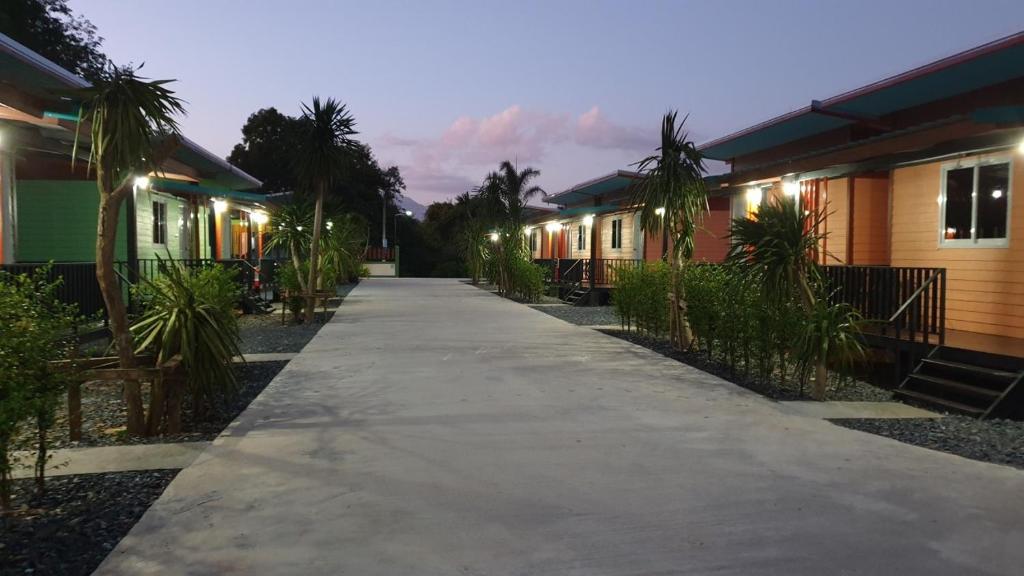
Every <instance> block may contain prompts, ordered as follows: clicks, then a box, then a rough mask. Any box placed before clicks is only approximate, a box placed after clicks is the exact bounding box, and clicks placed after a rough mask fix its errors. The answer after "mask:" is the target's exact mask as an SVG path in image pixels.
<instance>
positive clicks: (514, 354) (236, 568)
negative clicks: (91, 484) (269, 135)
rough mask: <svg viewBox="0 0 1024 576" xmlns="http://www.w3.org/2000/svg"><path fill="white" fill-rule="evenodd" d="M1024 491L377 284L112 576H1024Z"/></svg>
mask: <svg viewBox="0 0 1024 576" xmlns="http://www.w3.org/2000/svg"><path fill="white" fill-rule="evenodd" d="M1022 542H1024V472H1021V471H1018V470H1015V469H1011V468H1007V467H1002V466H996V465H990V464H983V463H979V462H974V461H970V460H965V459H963V458H959V457H956V456H951V455H948V454H943V453H939V452H934V451H930V450H925V449H922V448H916V447H913V446H908V445H905V444H901V443H898V442H896V441H893V440H889V439H886V438H882V437H878V436H874V435H870V434H864V433H860V432H856V431H852V430H848V429H845V428H841V427H838V426H835V425H832V424H830V423H828V422H825V421H822V420H820V419H818V418H812V417H804V416H800V415H792V414H785V413H784V412H783V411H781V410H779V409H778V408H777V407H776V406H775V405H774V403H772V402H770V401H767V400H764V399H762V398H760V397H758V396H756V395H754V394H753V393H750V392H747V391H745V390H743V389H741V388H738V387H735V386H733V385H730V384H728V383H726V382H723V381H722V380H719V379H717V378H715V377H713V376H710V375H708V374H705V373H702V372H700V371H697V370H695V369H691V368H688V367H686V366H684V365H681V364H679V363H677V362H673V361H671V360H668V359H665V358H663V357H662V356H659V355H657V354H655V353H653V352H650V351H648V350H645V349H643V348H639V347H636V346H633V345H631V344H629V343H627V342H625V341H623V340H619V339H617V338H614V337H611V336H606V335H603V334H600V333H598V332H595V331H594V330H591V329H589V328H583V327H578V326H573V325H570V324H567V323H565V322H562V321H561V320H558V319H556V318H552V317H550V316H548V315H546V314H544V313H542V312H539V311H536V310H531V309H529V308H528V307H525V306H521V305H519V304H515V303H513V302H509V301H506V300H502V299H499V298H497V297H496V296H494V295H492V294H489V293H487V292H485V291H482V290H478V289H476V288H473V287H470V286H466V285H463V284H460V283H458V282H456V281H448V280H406V279H397V280H396V279H389V280H369V281H366V282H364V283H362V284H360V286H359V287H358V288H356V289H355V290H354V291H353V292H352V293H351V295H350V296H349V297H348V298H347V299H346V303H345V305H344V306H342V307H341V308H340V310H339V312H338V313H337V314H336V315H335V316H334V318H333V320H332V321H331V322H330V323H329V324H328V325H327V326H325V327H324V328H323V329H322V330H321V331H320V333H319V334H318V335H317V336H316V338H314V339H313V341H312V342H311V343H310V344H309V345H308V346H307V347H306V349H305V350H304V351H303V352H302V353H301V354H299V356H298V357H297V358H295V359H294V360H293V361H292V362H291V363H289V364H288V366H287V367H286V368H285V369H284V370H283V371H282V372H281V373H280V374H279V375H278V377H277V378H276V379H275V380H274V382H273V383H271V385H270V386H269V387H268V388H267V390H266V391H265V392H264V393H263V394H262V395H261V396H260V397H259V398H258V399H257V400H256V401H255V402H254V403H253V404H252V405H251V406H250V408H249V409H248V410H247V411H246V412H245V413H243V414H242V415H241V417H240V418H239V419H238V420H237V421H236V422H235V423H234V424H233V425H232V426H231V427H230V428H229V429H228V430H227V431H226V432H225V434H224V435H222V436H221V438H219V439H218V440H217V441H215V442H214V444H213V446H211V447H210V448H209V449H208V450H206V451H205V452H204V453H203V454H202V455H201V456H200V457H199V458H198V459H197V460H196V461H195V462H194V463H193V464H192V465H191V466H189V467H188V468H186V469H185V470H183V471H182V472H181V473H180V474H179V475H178V476H177V478H175V480H174V481H173V482H172V483H171V485H170V487H169V488H168V489H167V491H166V492H165V493H164V494H163V496H162V497H161V498H160V499H159V500H158V501H157V503H156V504H155V505H154V506H153V507H152V508H151V509H150V510H149V511H148V512H147V513H146V514H145V516H144V517H143V518H142V520H141V521H140V522H139V523H138V524H137V525H136V526H135V528H134V529H133V530H132V532H131V533H130V534H129V535H128V536H127V537H126V538H125V539H124V540H123V541H122V542H121V543H120V544H119V545H118V547H117V549H116V550H115V551H114V552H113V553H112V554H111V555H110V556H109V557H108V558H107V560H106V562H105V563H104V564H103V565H102V566H101V567H100V569H99V573H100V574H303V575H305V574H352V575H376V574H397V575H406V574H409V575H411V574H416V575H435V574H436V575H453V574H488V575H506V574H508V575H511V574H516V575H519V574H523V575H549V574H550V575H556V574H557V575H566V574H569V575H581V576H582V575H588V576H591V575H613V574H614V575H620V574H621V575H626V574H629V575H638V574H645V575H668V574H716V575H740V574H778V575H786V576H793V575H822V574H844V575H849V574H872V575H874V574H928V575H940V574H956V575H965V574H1020V568H1021V566H1022V565H1024V546H1022V545H1021V543H1022Z"/></svg>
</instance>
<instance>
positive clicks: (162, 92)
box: [72, 66, 185, 434]
mask: <svg viewBox="0 0 1024 576" xmlns="http://www.w3.org/2000/svg"><path fill="white" fill-rule="evenodd" d="M169 82H172V80H153V81H147V80H146V79H144V78H141V77H139V76H137V75H136V74H135V70H134V69H133V68H132V67H131V66H125V67H118V66H111V67H110V68H109V69H108V70H107V71H106V72H105V73H104V74H103V75H102V76H101V77H100V78H99V79H98V80H97V81H96V82H95V83H94V84H93V86H92V87H90V88H86V89H83V90H80V91H78V92H77V97H78V98H81V100H82V106H81V111H80V113H79V114H80V115H79V120H80V122H79V132H76V134H75V149H74V151H73V153H72V158H74V157H75V156H77V154H78V147H79V144H80V143H81V132H80V130H81V127H82V126H84V125H87V126H88V130H89V134H90V141H89V143H88V145H89V167H90V168H91V169H93V170H95V174H96V188H97V190H98V191H99V214H98V217H97V222H96V281H97V282H98V283H99V287H100V292H101V293H102V294H103V302H104V304H105V305H106V307H107V316H108V318H109V320H110V331H111V334H112V336H113V342H114V345H115V347H116V348H117V354H118V359H119V361H120V365H121V367H122V368H134V367H135V355H134V353H133V346H132V334H131V332H130V331H129V329H128V314H127V311H126V310H125V305H124V298H123V297H122V295H121V286H120V285H119V284H118V281H117V276H116V274H115V272H114V249H115V246H116V244H117V222H118V213H119V212H120V210H121V204H122V203H123V202H124V200H125V198H127V197H128V195H129V194H131V193H132V189H133V186H135V181H136V178H139V177H142V176H145V175H147V174H149V173H153V172H158V171H160V165H161V164H162V163H163V161H164V160H166V159H167V157H168V156H170V154H171V153H172V152H173V151H174V148H176V147H177V146H178V144H179V143H180V140H179V133H178V125H177V122H176V121H175V119H174V116H175V115H177V114H183V113H184V112H185V108H184V106H183V105H182V102H181V100H179V99H178V98H177V97H175V96H174V92H173V91H171V90H169V89H168V88H167V87H166V86H165V84H167V83H169ZM72 162H74V160H72ZM124 398H125V404H127V408H128V422H127V429H128V432H129V433H130V434H143V433H144V432H145V414H144V413H143V408H142V392H141V385H140V384H139V382H138V381H137V380H136V381H128V382H126V383H125V386H124Z"/></svg>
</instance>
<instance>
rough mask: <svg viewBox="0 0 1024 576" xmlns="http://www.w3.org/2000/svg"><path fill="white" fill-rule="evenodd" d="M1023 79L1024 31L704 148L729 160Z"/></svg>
mask: <svg viewBox="0 0 1024 576" xmlns="http://www.w3.org/2000/svg"><path fill="white" fill-rule="evenodd" d="M1022 76H1024V32H1018V33H1016V34H1013V35H1010V36H1007V37H1005V38H1001V39H999V40H996V41H994V42H990V43H988V44H984V45H982V46H978V47H976V48H972V49H970V50H967V51H965V52H961V53H959V54H955V55H953V56H949V57H947V58H943V59H941V60H937V61H935V62H932V63H931V64H927V65H925V66H921V67H918V68H914V69H913V70H909V71H907V72H903V73H902V74H897V75H896V76H892V77H889V78H886V79H884V80H881V81H879V82H875V83H873V84H869V85H867V86H864V87H861V88H858V89H856V90H852V91H849V92H845V93H843V94H839V95H837V96H833V97H832V98H829V99H827V100H824V101H821V102H817V101H814V102H812V103H811V105H810V106H805V107H803V108H800V109H799V110H794V111H793V112H790V113H788V114H783V115H782V116H778V117H776V118H772V119H771V120H768V121H766V122H762V123H760V124H756V125H754V126H751V127H750V128H746V129H744V130H741V131H739V132H735V133H733V134H730V135H728V136H725V137H722V138H718V139H716V140H712V141H711V142H707V143H705V144H702V145H701V146H700V147H699V148H700V150H701V152H703V154H704V156H706V157H708V158H712V159H716V160H730V159H733V158H736V157H739V156H744V155H747V154H751V153H754V152H758V151H761V150H766V149H769V148H772V147H775V146H779V145H781V144H785V143H787V142H793V141H795V140H800V139H802V138H807V137H809V136H814V135H816V134H821V133H823V132H828V131H830V130H834V129H836V128H840V127H843V126H847V125H850V124H853V123H855V122H856V121H857V120H856V119H855V118H854V117H860V118H867V119H871V118H877V117H880V116H884V115H886V114H890V113H893V112H896V111H899V110H904V109H907V108H911V107H914V106H920V105H922V104H927V103H929V102H934V101H936V100H942V99H945V98H950V97H952V96H956V95H958V94H963V93H966V92H970V91H973V90H978V89H980V88H984V87H986V86H992V85H995V84H999V83H1002V82H1006V81H1009V80H1013V79H1015V78H1020V77H1022ZM823 112H824V113H823ZM830 114H831V115H830ZM836 115H838V116H836ZM841 116H848V117H847V118H843V117H841Z"/></svg>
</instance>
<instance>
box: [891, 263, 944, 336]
mask: <svg viewBox="0 0 1024 576" xmlns="http://www.w3.org/2000/svg"><path fill="white" fill-rule="evenodd" d="M945 278H946V269H945V268H937V269H935V270H934V271H933V272H932V273H931V275H929V276H928V278H927V279H926V280H925V281H924V282H922V283H921V285H920V286H918V288H917V290H914V293H913V294H911V295H910V297H909V298H907V300H906V301H905V302H903V304H902V305H901V306H900V307H899V308H898V309H897V310H896V312H894V313H893V315H892V316H890V317H889V321H888V323H889V324H895V323H896V322H897V321H898V320H899V319H900V317H901V316H903V315H904V314H906V313H907V311H908V310H910V307H911V306H912V305H914V304H916V303H917V302H918V301H919V300H920V299H921V295H922V294H924V293H925V291H926V290H928V288H929V287H930V286H931V285H932V284H934V283H935V282H937V281H938V280H939V279H942V280H943V281H944V280H945ZM941 291H942V293H943V294H942V295H941V298H942V300H943V301H944V300H945V283H944V282H943V286H942V290H941ZM944 308H945V307H944V306H943V310H942V314H941V315H940V316H939V323H940V326H939V338H940V340H945V332H946V330H945V325H946V322H945V317H946V314H945V309H944ZM898 335H899V331H898V330H897V337H898ZM925 338H927V335H926V336H925ZM940 343H942V342H940Z"/></svg>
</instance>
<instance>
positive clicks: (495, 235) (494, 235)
mask: <svg viewBox="0 0 1024 576" xmlns="http://www.w3.org/2000/svg"><path fill="white" fill-rule="evenodd" d="M498 238H499V236H498V233H497V232H491V242H497V241H498Z"/></svg>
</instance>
